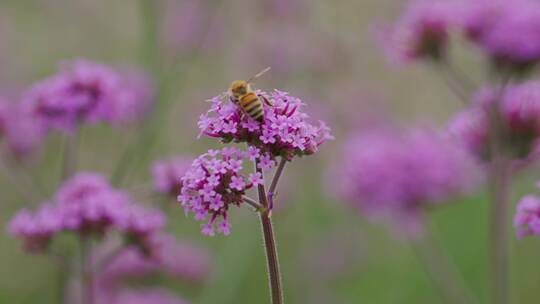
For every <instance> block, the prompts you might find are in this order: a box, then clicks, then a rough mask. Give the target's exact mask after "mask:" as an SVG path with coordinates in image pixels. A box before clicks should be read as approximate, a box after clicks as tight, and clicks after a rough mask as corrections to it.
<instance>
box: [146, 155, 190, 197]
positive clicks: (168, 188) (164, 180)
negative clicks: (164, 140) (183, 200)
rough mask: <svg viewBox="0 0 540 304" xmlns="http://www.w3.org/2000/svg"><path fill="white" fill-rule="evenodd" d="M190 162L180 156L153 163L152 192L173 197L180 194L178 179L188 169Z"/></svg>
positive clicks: (180, 185)
mask: <svg viewBox="0 0 540 304" xmlns="http://www.w3.org/2000/svg"><path fill="white" fill-rule="evenodd" d="M191 161H192V160H191V159H189V158H187V157H182V156H178V157H174V158H170V159H164V160H158V161H155V162H154V164H153V165H152V177H153V179H154V190H155V191H156V192H159V193H163V194H171V195H174V197H176V196H177V195H178V194H180V189H181V187H182V183H181V182H180V178H181V177H182V176H183V175H184V174H185V173H186V171H187V170H188V169H189V167H190V165H191Z"/></svg>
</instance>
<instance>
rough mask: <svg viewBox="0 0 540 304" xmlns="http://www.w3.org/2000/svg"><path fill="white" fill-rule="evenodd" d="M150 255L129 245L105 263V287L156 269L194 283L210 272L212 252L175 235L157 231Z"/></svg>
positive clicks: (149, 273)
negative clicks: (181, 239)
mask: <svg viewBox="0 0 540 304" xmlns="http://www.w3.org/2000/svg"><path fill="white" fill-rule="evenodd" d="M151 243H152V250H151V254H150V255H143V254H141V252H140V251H139V250H137V249H136V248H133V247H131V248H130V247H128V248H126V249H124V250H123V251H122V252H120V253H119V254H118V255H117V256H115V257H114V259H113V260H112V261H111V262H110V263H109V264H107V265H106V267H105V269H104V270H103V271H102V273H101V274H100V279H99V281H100V282H101V283H102V285H103V288H113V287H114V288H117V287H118V286H119V285H122V284H124V283H125V281H127V280H129V279H133V278H142V277H146V276H149V275H152V274H155V273H165V274H168V275H170V276H172V277H175V278H178V279H184V280H188V281H190V282H193V283H197V282H201V281H203V280H204V279H205V278H206V277H207V276H208V274H209V272H210V266H211V265H210V264H211V262H210V256H209V254H208V252H207V251H206V250H204V249H203V248H200V247H197V246H194V245H192V244H189V243H187V242H179V241H177V240H176V239H175V238H174V237H173V236H171V235H167V234H156V235H154V236H153V238H152V241H151Z"/></svg>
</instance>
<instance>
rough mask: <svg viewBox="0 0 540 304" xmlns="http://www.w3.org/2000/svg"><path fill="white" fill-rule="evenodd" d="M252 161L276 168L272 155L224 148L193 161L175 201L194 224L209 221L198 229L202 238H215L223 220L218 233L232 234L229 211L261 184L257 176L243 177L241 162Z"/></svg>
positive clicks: (252, 149)
mask: <svg viewBox="0 0 540 304" xmlns="http://www.w3.org/2000/svg"><path fill="white" fill-rule="evenodd" d="M252 157H255V160H258V161H261V163H264V164H265V168H266V169H272V168H273V167H274V166H275V164H276V162H275V160H274V159H273V158H274V157H273V156H272V155H271V154H268V153H260V152H259V151H258V149H256V148H250V149H248V151H242V150H240V149H237V148H234V147H226V148H223V149H221V150H209V151H208V152H207V153H205V154H203V155H201V156H200V157H198V158H197V159H195V161H193V164H192V165H191V168H190V169H189V170H187V172H186V173H185V175H184V176H183V177H182V179H181V181H182V189H181V191H180V195H179V196H178V201H179V202H180V203H181V205H182V206H183V208H184V211H185V212H186V214H189V213H193V214H194V218H195V220H197V221H207V220H208V222H206V223H204V224H202V226H201V232H202V234H204V235H208V236H214V235H215V233H216V224H217V221H218V218H222V220H221V221H220V222H219V224H217V233H220V234H224V235H228V234H229V233H230V230H231V225H230V224H229V222H228V220H227V219H228V212H229V208H230V207H231V206H239V205H240V204H242V203H243V196H244V194H245V192H246V190H248V189H251V188H253V187H256V186H257V185H260V184H262V183H263V180H262V175H261V174H260V173H251V174H249V176H247V177H246V176H245V175H244V174H242V171H241V170H242V168H243V167H244V166H243V163H244V161H246V160H249V159H250V158H252Z"/></svg>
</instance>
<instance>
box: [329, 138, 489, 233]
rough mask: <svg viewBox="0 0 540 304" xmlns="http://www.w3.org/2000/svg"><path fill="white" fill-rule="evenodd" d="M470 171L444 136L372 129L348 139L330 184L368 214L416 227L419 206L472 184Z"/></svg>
mask: <svg viewBox="0 0 540 304" xmlns="http://www.w3.org/2000/svg"><path fill="white" fill-rule="evenodd" d="M475 169H476V164H475V162H474V161H473V160H472V159H471V157H470V156H469V154H468V153H467V152H466V151H465V150H464V149H462V148H461V147H460V145H458V144H457V143H456V142H455V141H453V140H451V139H450V138H449V137H448V136H447V135H445V134H441V133H439V132H436V131H427V130H412V131H409V132H408V133H405V134H402V133H399V132H396V131H391V130H373V131H370V132H365V133H361V134H359V135H356V136H353V137H352V138H350V139H349V140H348V141H347V143H346V144H345V147H344V152H343V157H342V158H341V160H340V162H339V163H338V164H337V166H336V168H335V171H334V173H333V174H332V175H331V183H330V184H331V186H332V190H334V191H336V192H337V194H339V195H340V196H341V197H343V198H344V199H345V200H346V201H348V202H349V203H350V204H351V205H353V207H356V208H359V209H360V210H361V211H363V212H366V213H367V214H368V215H369V216H371V217H373V218H376V219H379V218H381V219H385V220H388V219H390V221H392V222H396V221H397V222H398V223H399V224H400V225H401V228H403V226H404V225H405V226H407V227H409V228H410V229H411V230H412V231H415V230H417V229H418V228H419V227H421V225H420V224H421V222H420V221H419V219H420V217H419V215H421V212H422V211H423V209H424V208H428V207H430V206H434V205H437V204H441V203H443V202H446V201H447V200H448V199H449V198H451V197H452V196H453V195H456V194H461V193H464V192H466V191H467V190H470V189H471V187H472V186H473V185H475V181H476V178H477V177H478V174H477V172H476V170H475Z"/></svg>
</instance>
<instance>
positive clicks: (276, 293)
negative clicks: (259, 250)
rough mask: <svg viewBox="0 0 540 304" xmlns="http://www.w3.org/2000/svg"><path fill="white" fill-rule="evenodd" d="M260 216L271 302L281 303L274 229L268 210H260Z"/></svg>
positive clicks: (281, 296)
mask: <svg viewBox="0 0 540 304" xmlns="http://www.w3.org/2000/svg"><path fill="white" fill-rule="evenodd" d="M260 218H261V225H262V231H263V237H264V247H265V250H266V261H267V267H268V278H269V280H270V292H271V295H272V304H283V292H282V288H281V274H280V270H279V261H278V256H277V248H276V240H275V236H274V230H273V228H272V219H270V216H269V212H261V213H260Z"/></svg>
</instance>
